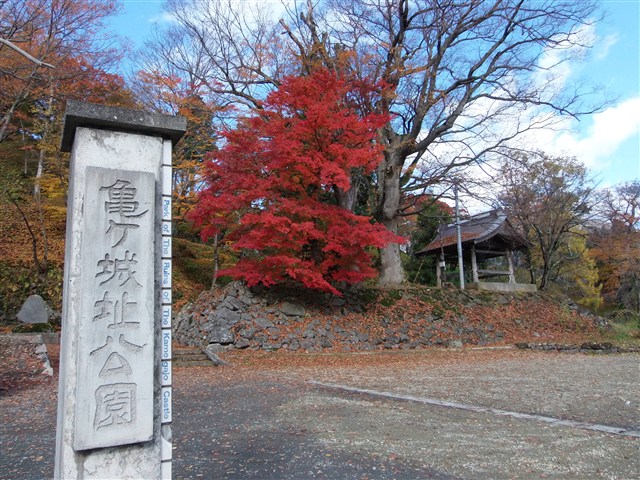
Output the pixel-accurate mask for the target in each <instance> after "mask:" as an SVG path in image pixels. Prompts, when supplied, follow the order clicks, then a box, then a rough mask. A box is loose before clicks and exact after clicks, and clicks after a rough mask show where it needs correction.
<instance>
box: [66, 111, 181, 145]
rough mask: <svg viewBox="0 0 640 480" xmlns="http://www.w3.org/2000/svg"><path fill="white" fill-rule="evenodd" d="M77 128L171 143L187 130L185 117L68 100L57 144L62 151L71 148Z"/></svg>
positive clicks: (176, 140)
mask: <svg viewBox="0 0 640 480" xmlns="http://www.w3.org/2000/svg"><path fill="white" fill-rule="evenodd" d="M78 127H95V128H102V129H105V130H117V131H124V132H133V133H142V134H147V135H157V136H160V137H162V138H166V139H168V140H171V143H172V144H173V145H175V144H176V143H178V140H180V138H182V135H184V132H185V131H186V129H187V120H186V119H185V118H184V117H179V116H172V115H163V114H160V113H149V112H145V111H143V110H135V109H131V108H122V107H109V106H107V105H96V104H94V103H88V102H80V101H77V100H69V101H68V102H67V108H66V111H65V114H64V127H63V131H62V144H61V147H60V149H61V150H62V151H63V152H70V151H71V146H72V145H73V139H74V137H75V134H76V128H78Z"/></svg>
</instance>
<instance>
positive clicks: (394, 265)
mask: <svg viewBox="0 0 640 480" xmlns="http://www.w3.org/2000/svg"><path fill="white" fill-rule="evenodd" d="M399 158H400V155H399V153H398V152H388V153H385V159H384V161H383V162H382V164H381V165H380V167H379V168H378V182H379V185H378V198H379V206H378V212H377V213H378V215H377V216H378V220H379V221H380V222H381V223H382V224H383V225H384V226H385V227H386V228H387V229H388V230H389V231H391V232H392V233H396V234H397V233H398V209H399V208H400V173H401V170H402V168H401V167H402V162H401V161H399ZM403 280H404V269H403V267H402V259H401V257H400V245H398V244H397V243H390V244H389V245H387V246H386V247H383V248H381V249H380V277H379V278H378V285H380V286H383V287H390V286H399V285H400V284H401V283H402V282H403Z"/></svg>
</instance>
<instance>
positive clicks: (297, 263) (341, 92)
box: [191, 70, 403, 294]
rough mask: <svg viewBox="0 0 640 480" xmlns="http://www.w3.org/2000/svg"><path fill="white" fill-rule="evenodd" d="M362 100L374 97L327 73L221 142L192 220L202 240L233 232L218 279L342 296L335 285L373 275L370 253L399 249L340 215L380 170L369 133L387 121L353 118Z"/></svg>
mask: <svg viewBox="0 0 640 480" xmlns="http://www.w3.org/2000/svg"><path fill="white" fill-rule="evenodd" d="M356 90H357V91H358V95H357V96H356V95H353V94H354V92H355V91H356ZM362 94H368V95H376V89H375V88H374V87H373V86H371V85H367V84H365V83H362V82H359V83H355V82H347V81H345V80H342V79H340V78H338V77H337V76H336V75H335V74H333V73H331V72H329V71H327V70H318V71H316V72H314V73H312V74H311V75H309V76H305V77H289V78H286V79H285V80H284V81H283V82H282V84H281V85H280V87H279V89H278V90H277V91H275V92H273V93H272V94H270V95H269V96H268V97H267V99H266V101H265V102H264V104H263V105H262V108H261V109H255V110H253V111H252V112H251V115H250V116H249V117H247V118H245V119H243V120H241V121H240V122H239V123H238V125H237V126H236V128H235V129H233V130H230V131H227V132H225V133H224V138H225V140H226V143H225V145H224V146H223V147H222V148H221V149H220V150H218V151H216V152H213V153H212V154H211V157H210V158H209V159H208V161H207V163H206V173H205V179H206V181H207V184H208V186H207V188H206V189H205V190H203V191H202V193H201V195H200V201H199V203H198V205H197V207H196V209H195V210H194V211H193V213H192V215H191V218H192V219H193V220H194V222H195V223H196V225H198V226H200V227H202V230H201V235H202V237H203V239H208V238H210V237H212V236H213V235H215V234H216V233H219V232H221V231H226V232H230V233H228V234H227V236H226V237H225V239H226V241H227V242H230V244H231V248H232V249H234V250H235V251H238V252H240V259H239V261H238V262H237V264H236V265H235V266H233V267H232V268H228V269H225V270H221V271H220V272H219V275H229V276H231V277H233V278H236V279H243V280H244V281H246V282H247V284H248V285H250V286H253V285H257V284H259V283H262V284H264V285H266V286H269V285H274V284H278V283H282V282H285V281H288V280H294V281H296V282H299V283H301V284H303V285H304V286H306V287H308V288H312V289H318V290H322V291H327V292H332V293H334V294H339V292H338V290H337V289H336V288H335V284H336V282H346V283H349V284H353V283H357V282H360V281H362V280H364V279H366V278H369V277H372V276H374V275H375V274H376V270H375V269H374V268H372V266H371V257H370V255H369V253H368V250H369V249H370V247H382V246H385V245H387V244H388V243H390V242H402V241H403V239H402V238H401V237H397V236H396V235H393V234H392V233H390V232H389V231H388V230H386V229H385V228H384V227H383V226H382V225H380V224H374V223H372V220H371V218H369V217H365V216H359V215H356V214H354V213H353V212H351V211H349V210H347V209H345V208H342V207H340V206H339V205H338V200H337V199H338V193H339V192H340V191H342V192H344V191H346V190H348V189H349V188H351V178H352V174H353V173H354V172H360V173H365V174H366V173H370V172H371V171H372V170H373V169H374V168H375V167H376V166H377V165H378V164H379V162H380V160H381V155H382V149H381V146H380V145H378V144H377V143H376V142H375V138H376V129H378V128H380V127H382V126H383V125H384V124H385V123H386V121H387V118H386V117H385V116H383V115H375V114H370V115H365V116H361V115H359V114H358V111H357V107H356V105H355V103H354V99H355V98H362V97H361V95H362Z"/></svg>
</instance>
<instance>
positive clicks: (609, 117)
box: [111, 0, 640, 187]
mask: <svg viewBox="0 0 640 480" xmlns="http://www.w3.org/2000/svg"><path fill="white" fill-rule="evenodd" d="M123 3H124V11H123V13H122V14H121V15H119V16H118V17H116V18H114V19H113V20H112V22H111V26H112V29H113V31H114V32H115V33H118V34H120V35H122V36H125V37H127V38H129V40H131V41H132V42H133V44H134V45H135V46H137V47H141V46H142V45H143V43H144V41H145V39H146V38H148V37H149V36H150V34H151V31H152V28H153V25H154V23H157V22H160V23H161V22H163V21H165V20H163V16H162V5H163V3H164V2H163V1H158V0H124V2H123ZM600 3H601V7H602V9H603V10H604V11H606V12H608V16H607V17H606V18H605V19H604V20H603V21H602V22H600V23H599V24H598V25H597V26H596V27H595V29H594V30H593V31H590V32H588V34H589V35H592V36H593V37H592V38H595V47H594V49H593V50H592V51H591V52H590V53H589V55H588V57H587V60H586V61H585V62H584V63H581V64H577V63H576V64H571V65H570V68H569V69H568V70H567V72H566V79H565V81H566V82H572V81H586V82H588V83H589V84H593V85H598V86H599V89H600V90H599V91H601V92H602V93H603V95H606V96H607V97H608V98H612V99H613V101H612V102H611V103H609V104H608V105H607V106H606V108H605V109H604V110H603V111H601V112H599V113H597V114H594V115H591V116H589V117H583V118H582V119H581V120H580V121H572V122H567V123H566V124H565V127H566V130H565V131H562V132H551V131H549V132H543V133H542V134H540V135H538V136H537V138H535V139H533V141H534V142H535V143H536V144H538V145H541V148H542V149H543V150H545V151H546V152H548V153H550V154H554V155H570V156H576V157H577V158H578V159H579V160H581V161H583V162H584V163H585V164H586V165H587V166H588V167H589V168H590V170H591V172H592V173H593V174H594V175H595V176H596V178H597V179H598V180H599V182H600V184H601V186H604V187H606V186H610V185H613V184H616V183H619V182H623V181H630V180H634V179H639V178H640V0H602V1H601V2H600ZM123 73H124V72H123Z"/></svg>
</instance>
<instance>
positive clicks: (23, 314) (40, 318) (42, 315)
mask: <svg viewBox="0 0 640 480" xmlns="http://www.w3.org/2000/svg"><path fill="white" fill-rule="evenodd" d="M52 315H53V310H51V308H49V305H47V304H46V302H45V301H44V300H43V299H42V297H41V296H40V295H31V296H30V297H29V298H27V299H26V300H25V302H24V303H23V304H22V308H21V309H20V311H19V312H18V314H17V315H16V316H17V317H18V320H20V321H21V322H22V323H47V322H48V321H49V317H50V316H52Z"/></svg>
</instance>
